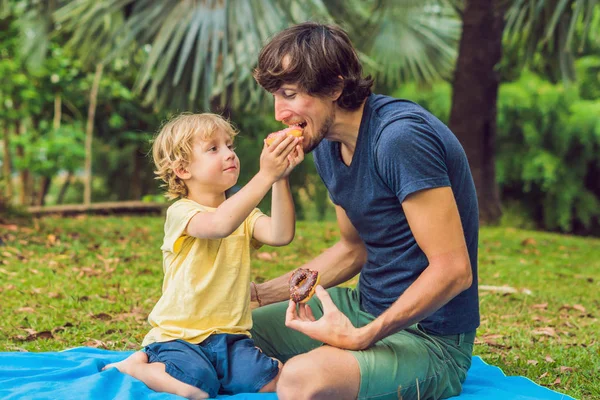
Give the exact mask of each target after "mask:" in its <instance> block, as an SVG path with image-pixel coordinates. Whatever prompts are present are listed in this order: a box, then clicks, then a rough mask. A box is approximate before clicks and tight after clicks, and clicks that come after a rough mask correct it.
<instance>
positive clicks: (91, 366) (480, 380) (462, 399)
mask: <svg viewBox="0 0 600 400" xmlns="http://www.w3.org/2000/svg"><path fill="white" fill-rule="evenodd" d="M131 353H132V352H128V351H108V350H100V349H95V348H88V347H79V348H74V349H70V350H65V351H60V352H46V353H14V352H11V353H2V352H0V399H3V400H7V399H90V400H105V399H123V400H134V399H135V400H137V399H161V400H163V399H164V400H167V399H173V400H174V399H181V397H179V396H175V395H170V394H165V393H156V392H153V391H152V390H150V389H148V387H147V386H146V385H144V384H143V383H142V382H140V381H138V380H136V379H134V378H132V377H130V376H128V375H125V374H122V373H120V372H119V371H118V370H117V369H114V368H112V369H110V370H107V371H101V369H102V367H104V366H105V365H106V364H108V363H111V362H116V361H120V360H122V359H125V358H126V357H127V356H129V355H130V354H131ZM221 397H227V398H228V400H229V399H231V400H243V399H249V400H276V399H277V396H276V395H275V394H274V393H269V394H238V395H235V396H219V398H221ZM452 399H454V400H475V399H478V400H482V399H485V400H533V399H547V400H561V399H563V400H566V399H573V398H572V397H569V396H567V395H563V394H561V393H557V392H554V391H552V390H550V389H547V388H545V387H542V386H539V385H537V384H536V383H534V382H532V381H531V380H529V379H527V378H523V377H520V376H506V375H504V373H503V372H502V370H501V369H500V368H498V367H494V366H492V365H488V364H486V363H485V362H484V361H483V360H482V359H481V358H479V357H477V356H475V357H473V364H472V366H471V369H470V370H469V373H468V376H467V380H466V381H465V383H464V386H463V392H462V394H461V395H460V396H457V397H453V398H452Z"/></svg>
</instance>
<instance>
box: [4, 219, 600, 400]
mask: <svg viewBox="0 0 600 400" xmlns="http://www.w3.org/2000/svg"><path fill="white" fill-rule="evenodd" d="M162 225H163V219H162V218H161V217H118V218H117V217H80V218H71V219H69V218H44V219H41V220H36V221H34V225H32V226H28V227H21V226H20V227H17V226H10V225H0V239H1V240H2V242H0V298H1V308H0V321H2V323H1V324H0V351H49V350H61V349H65V348H70V347H75V346H97V347H102V348H107V349H114V350H122V349H136V348H138V346H139V343H140V342H141V340H142V338H143V337H144V335H145V334H146V332H147V330H148V325H147V323H146V317H147V315H148V313H149V312H150V310H151V309H152V307H153V305H154V303H155V302H156V300H157V299H158V298H159V296H160V290H161V280H162V266H161V254H160V251H159V247H160V244H161V240H162ZM337 235H338V233H337V229H336V225H335V223H314V222H300V223H299V224H298V231H297V236H296V239H295V241H294V242H293V244H292V245H290V246H287V247H283V248H278V249H275V248H269V247H263V248H262V249H260V250H259V251H257V252H256V253H255V254H254V257H253V261H252V266H253V273H254V277H255V279H256V280H258V281H261V280H265V279H269V278H272V277H275V276H277V275H279V274H281V273H283V272H286V271H288V270H289V269H292V268H294V267H297V266H299V265H301V264H302V263H303V262H304V261H307V260H309V259H310V258H311V257H312V256H313V255H316V254H317V253H319V252H320V251H321V250H323V249H325V248H326V247H328V246H329V245H331V244H333V243H334V242H335V241H336V240H337ZM479 260H480V266H479V271H480V276H479V283H480V285H487V286H509V287H511V288H514V289H516V292H515V293H502V292H499V291H495V290H481V291H480V299H481V314H482V322H481V327H480V329H479V331H478V338H477V343H476V346H475V353H476V354H478V355H481V356H482V357H483V359H484V360H485V361H486V362H488V363H490V364H494V365H497V366H499V367H500V368H502V369H503V370H504V371H505V373H506V374H507V375H523V376H526V377H528V378H530V379H532V380H533V381H535V382H537V383H539V384H541V385H544V386H548V387H550V388H552V389H554V390H558V391H560V392H563V393H566V394H569V395H571V396H573V397H575V398H581V399H593V398H600V382H599V380H598V379H597V377H598V376H600V345H599V343H598V341H597V340H598V331H599V324H598V308H599V306H600V296H599V295H598V292H599V289H600V288H599V286H600V239H593V238H581V237H573V236H566V235H557V234H549V233H542V232H534V231H525V230H517V229H511V228H483V229H482V230H481V237H480V256H479ZM355 282H356V279H354V280H353V281H351V282H350V283H349V284H354V283H355Z"/></svg>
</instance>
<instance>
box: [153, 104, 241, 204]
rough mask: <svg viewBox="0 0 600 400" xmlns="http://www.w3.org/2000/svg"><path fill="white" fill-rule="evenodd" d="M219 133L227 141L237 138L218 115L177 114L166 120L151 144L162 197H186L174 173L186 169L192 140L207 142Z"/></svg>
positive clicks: (228, 125) (230, 126) (182, 184)
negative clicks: (222, 134) (222, 133)
mask: <svg viewBox="0 0 600 400" xmlns="http://www.w3.org/2000/svg"><path fill="white" fill-rule="evenodd" d="M218 131H222V132H225V133H226V134H228V135H229V136H230V137H231V138H233V137H235V136H236V135H237V131H236V130H235V128H234V127H233V126H232V125H231V124H230V123H229V121H227V120H226V119H224V118H223V117H222V116H220V115H217V114H211V113H203V114H189V113H184V114H180V115H178V116H176V117H174V118H172V119H171V120H169V121H167V122H166V123H165V124H164V125H163V126H162V127H161V129H160V132H159V133H158V135H157V136H156V138H155V139H154V141H153V144H152V158H153V159H154V165H155V166H156V171H154V173H155V174H156V179H160V180H162V181H163V182H165V185H162V186H164V187H166V188H167V191H166V193H165V196H166V197H167V198H169V199H170V200H173V199H176V198H178V197H186V196H187V195H188V189H187V187H186V186H185V183H184V182H183V181H182V180H181V179H180V178H179V177H177V175H176V174H175V170H177V169H181V168H186V167H187V166H188V165H189V164H190V162H191V157H192V151H193V147H194V140H195V139H196V138H199V139H201V140H208V139H210V138H211V137H212V136H213V135H214V134H215V132H218Z"/></svg>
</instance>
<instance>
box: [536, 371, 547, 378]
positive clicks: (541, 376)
mask: <svg viewBox="0 0 600 400" xmlns="http://www.w3.org/2000/svg"><path fill="white" fill-rule="evenodd" d="M547 376H548V372H544V373H543V374H541V375H540V376H538V379H542V378H545V377H547Z"/></svg>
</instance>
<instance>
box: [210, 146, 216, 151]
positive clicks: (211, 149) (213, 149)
mask: <svg viewBox="0 0 600 400" xmlns="http://www.w3.org/2000/svg"><path fill="white" fill-rule="evenodd" d="M215 150H217V148H216V147H215V146H212V147H210V148H209V149H208V151H215Z"/></svg>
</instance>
